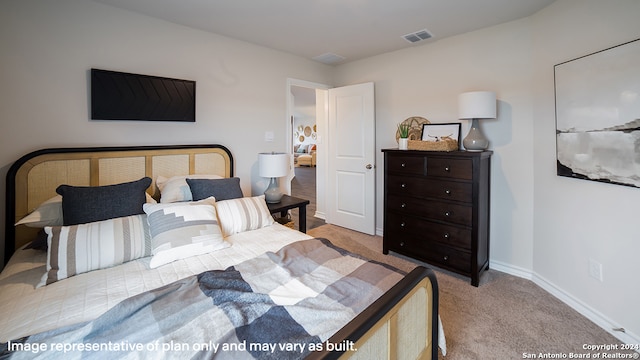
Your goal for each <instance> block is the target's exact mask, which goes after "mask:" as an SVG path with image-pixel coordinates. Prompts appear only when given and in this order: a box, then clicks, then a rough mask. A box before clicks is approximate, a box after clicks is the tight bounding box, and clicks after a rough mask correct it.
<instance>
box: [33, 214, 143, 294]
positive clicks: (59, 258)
mask: <svg viewBox="0 0 640 360" xmlns="http://www.w3.org/2000/svg"><path fill="white" fill-rule="evenodd" d="M44 230H45V232H46V233H47V245H48V250H47V272H46V273H45V274H44V275H43V276H42V279H41V280H40V283H39V284H38V285H37V286H36V287H41V286H44V285H49V284H51V283H54V282H56V281H58V280H62V279H65V278H68V277H71V276H74V275H78V274H82V273H85V272H89V271H92V270H98V269H104V268H107V267H111V266H115V265H120V264H122V263H125V262H128V261H131V260H135V259H138V258H141V257H145V256H149V255H151V237H150V236H149V227H148V224H147V216H146V215H144V214H142V215H131V216H126V217H120V218H115V219H109V220H103V221H97V222H92V223H88V224H79V225H71V226H47V227H45V228H44Z"/></svg>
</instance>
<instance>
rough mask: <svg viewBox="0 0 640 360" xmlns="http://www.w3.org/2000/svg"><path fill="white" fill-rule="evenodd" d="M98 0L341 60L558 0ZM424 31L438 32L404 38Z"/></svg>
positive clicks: (521, 13) (479, 24) (294, 51)
mask: <svg viewBox="0 0 640 360" xmlns="http://www.w3.org/2000/svg"><path fill="white" fill-rule="evenodd" d="M94 1H95V2H99V3H103V4H107V5H112V6H115V7H118V8H122V9H126V10H131V11H134V12H137V13H140V14H144V15H148V16H152V17H155V18H159V19H164V20H167V21H170V22H173V23H176V24H181V25H185V26H189V27H192V28H196V29H200V30H204V31H208V32H212V33H216V34H219V35H224V36H227V37H230V38H234V39H238V40H243V41H247V42H250V43H253V44H257V45H262V46H265V47H268V48H272V49H276V50H280V51H284V52H288V53H291V54H295V55H299V56H301V57H304V58H307V59H314V60H316V61H320V62H323V63H326V64H330V65H336V64H342V63H346V62H350V61H354V60H359V59H363V58H366V57H370V56H374V55H379V54H382V53H386V52H390V51H395V50H400V49H404V48H408V47H412V46H419V45H421V44H426V43H429V42H433V41H437V40H439V39H443V38H446V37H449V36H454V35H457V34H462V33H465V32H469V31H473V30H477V29H480V28H484V27H488V26H493V25H497V24H501V23H504V22H508V21H512V20H516V19H519V18H523V17H526V16H529V15H532V14H534V13H536V12H537V11H539V10H540V9H542V8H544V7H545V6H547V5H549V4H551V3H552V2H554V1H555V0H268V1H267V0H180V1H176V0H94ZM422 30H427V32H428V33H429V34H431V35H432V37H431V38H430V39H427V40H422V41H419V42H416V43H411V42H409V41H407V40H405V39H404V36H405V35H407V34H411V33H416V32H419V31H422ZM336 55H337V56H336Z"/></svg>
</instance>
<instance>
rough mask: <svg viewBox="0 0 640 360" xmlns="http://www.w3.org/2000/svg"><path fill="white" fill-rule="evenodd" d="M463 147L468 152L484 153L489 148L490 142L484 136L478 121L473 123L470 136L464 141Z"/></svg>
mask: <svg viewBox="0 0 640 360" xmlns="http://www.w3.org/2000/svg"><path fill="white" fill-rule="evenodd" d="M462 145H464V149H465V150H466V151H484V150H486V149H487V147H488V146H489V140H487V138H486V137H484V135H483V134H482V131H480V127H479V124H478V119H473V120H472V121H471V129H469V134H467V136H466V137H465V138H464V140H462Z"/></svg>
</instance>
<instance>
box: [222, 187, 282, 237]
mask: <svg viewBox="0 0 640 360" xmlns="http://www.w3.org/2000/svg"><path fill="white" fill-rule="evenodd" d="M216 208H217V210H218V219H220V226H221V227H222V232H223V233H224V234H225V236H229V235H233V234H235V233H239V232H243V231H247V230H256V229H260V228H263V227H265V226H269V225H272V224H273V217H272V216H271V213H270V212H269V208H267V203H266V202H265V200H264V195H260V196H254V197H243V198H239V199H232V200H224V201H218V202H217V203H216Z"/></svg>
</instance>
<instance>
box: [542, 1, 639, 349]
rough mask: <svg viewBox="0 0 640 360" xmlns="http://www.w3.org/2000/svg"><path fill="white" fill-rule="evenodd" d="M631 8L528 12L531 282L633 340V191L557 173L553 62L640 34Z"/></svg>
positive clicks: (632, 4)
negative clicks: (598, 268) (595, 267)
mask: <svg viewBox="0 0 640 360" xmlns="http://www.w3.org/2000/svg"><path fill="white" fill-rule="evenodd" d="M638 14H640V2H639V1H635V0H615V1H598V0H589V1H586V0H561V1H557V2H555V3H554V4H552V5H551V6H549V7H547V8H545V9H543V10H542V11H540V12H539V13H538V14H536V15H535V16H533V17H532V29H533V34H534V36H533V41H534V42H533V49H534V51H533V54H534V77H533V79H534V82H533V88H532V95H533V98H534V107H533V117H534V124H533V131H534V132H533V134H534V161H533V165H534V170H535V171H534V173H535V180H534V194H535V195H534V197H535V203H534V239H535V240H534V252H533V270H534V272H535V274H536V281H537V282H538V283H540V284H541V285H543V286H545V287H546V288H547V289H549V290H550V291H552V292H557V293H558V294H560V296H561V297H562V296H566V298H567V299H568V300H569V301H574V303H573V305H574V307H576V308H578V309H580V310H581V312H583V313H587V314H588V315H589V316H590V317H591V318H592V320H594V321H595V322H596V323H598V324H599V325H601V326H602V327H604V328H606V329H607V330H610V329H611V328H613V327H624V328H625V329H626V330H627V334H626V335H625V334H618V337H619V338H621V339H623V340H627V341H628V342H635V343H638V342H639V340H640V310H639V309H638V305H637V304H638V299H640V287H639V286H638V285H637V284H638V280H637V278H638V270H637V263H638V254H640V221H639V218H638V214H640V189H637V188H630V187H625V186H620V185H609V184H603V183H598V182H592V181H585V180H574V179H570V178H565V177H558V176H556V154H555V137H554V136H553V134H554V131H555V115H554V111H555V105H554V93H553V66H554V65H555V64H558V63H561V62H564V61H567V60H571V59H574V58H576V57H579V56H583V55H587V54H590V53H593V52H595V51H599V50H603V49H606V48H609V47H611V46H614V45H618V44H621V43H624V42H627V41H630V40H634V39H637V38H640V22H638ZM636 60H638V61H640V59H636ZM589 259H593V260H595V261H597V262H599V263H601V264H602V266H603V277H604V281H603V282H600V281H598V280H596V279H594V278H591V277H589V274H588V261H589Z"/></svg>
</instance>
